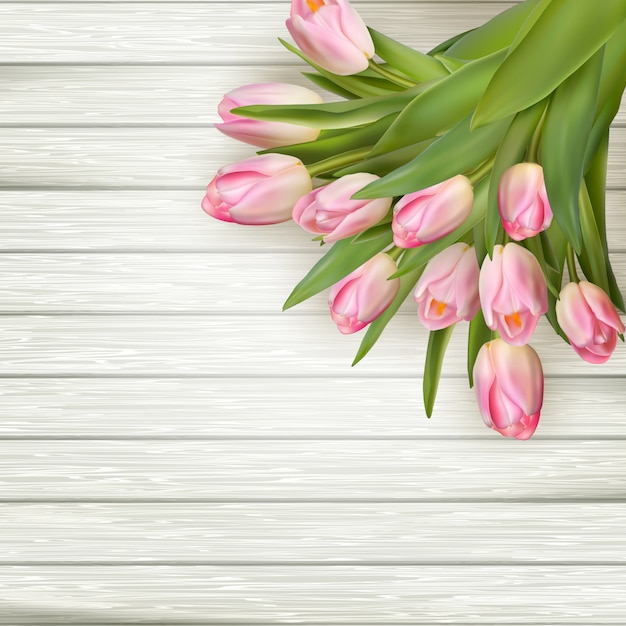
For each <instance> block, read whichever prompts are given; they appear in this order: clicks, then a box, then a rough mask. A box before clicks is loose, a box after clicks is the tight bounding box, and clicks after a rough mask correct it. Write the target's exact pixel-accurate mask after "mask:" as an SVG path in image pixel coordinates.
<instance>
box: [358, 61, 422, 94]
mask: <svg viewBox="0 0 626 626" xmlns="http://www.w3.org/2000/svg"><path fill="white" fill-rule="evenodd" d="M369 68H370V70H372V71H373V72H376V73H377V74H378V75H379V76H382V77H383V78H386V79H387V80H388V81H390V82H392V83H395V84H396V85H400V86H401V87H415V85H417V83H415V82H413V81H412V80H409V79H408V78H404V76H400V74H396V73H395V72H392V71H391V70H388V69H387V68H386V67H383V66H382V65H378V63H376V61H373V60H372V59H370V62H369Z"/></svg>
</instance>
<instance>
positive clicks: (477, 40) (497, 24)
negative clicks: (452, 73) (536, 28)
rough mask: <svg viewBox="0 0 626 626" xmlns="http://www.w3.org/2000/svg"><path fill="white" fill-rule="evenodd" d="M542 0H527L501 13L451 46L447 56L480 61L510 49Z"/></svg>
mask: <svg viewBox="0 0 626 626" xmlns="http://www.w3.org/2000/svg"><path fill="white" fill-rule="evenodd" d="M540 1H541V0H527V2H520V3H519V4H517V5H515V6H513V7H511V8H510V9H507V10H506V11H503V12H502V13H499V14H498V15H496V16H495V17H493V18H492V19H490V20H489V21H488V22H485V24H483V25H482V26H480V27H479V28H476V29H474V30H472V31H470V32H468V33H467V34H466V35H464V36H463V37H461V38H460V39H459V40H458V41H457V42H456V43H454V44H453V45H451V46H450V47H449V48H448V49H447V51H446V55H449V56H455V57H458V58H459V59H478V58H480V57H484V56H486V55H488V54H491V53H492V52H496V51H497V50H502V49H503V48H508V47H509V46H510V45H511V43H512V42H513V40H514V39H515V36H516V35H517V33H518V31H519V29H520V28H521V27H522V25H523V24H524V22H525V21H526V19H527V18H528V16H529V15H530V13H531V12H532V11H533V9H534V7H535V5H537V4H538V3H539V2H540Z"/></svg>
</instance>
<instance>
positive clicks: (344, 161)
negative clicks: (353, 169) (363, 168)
mask: <svg viewBox="0 0 626 626" xmlns="http://www.w3.org/2000/svg"><path fill="white" fill-rule="evenodd" d="M371 150H372V146H365V147H364V148H357V149H356V150H350V151H348V152H343V153H342V154H338V155H336V156H332V157H329V158H328V159H323V160H322V161H318V162H317V163H311V165H307V166H306V169H307V171H308V172H309V174H310V176H311V178H315V177H316V176H319V175H320V174H323V173H325V172H332V171H333V170H338V169H340V168H342V167H346V166H348V165H353V164H354V163H358V162H359V161H362V160H363V159H364V158H365V157H366V156H367V155H368V154H369V153H370V152H371Z"/></svg>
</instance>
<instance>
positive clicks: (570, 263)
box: [566, 244, 580, 283]
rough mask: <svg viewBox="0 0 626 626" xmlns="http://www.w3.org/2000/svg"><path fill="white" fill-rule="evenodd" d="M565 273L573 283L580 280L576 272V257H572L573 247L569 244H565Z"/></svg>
mask: <svg viewBox="0 0 626 626" xmlns="http://www.w3.org/2000/svg"><path fill="white" fill-rule="evenodd" d="M566 258H567V273H568V274H569V279H570V280H571V281H573V282H575V283H579V282H580V278H578V274H577V273H576V258H575V257H574V249H573V248H572V246H570V244H567V257H566Z"/></svg>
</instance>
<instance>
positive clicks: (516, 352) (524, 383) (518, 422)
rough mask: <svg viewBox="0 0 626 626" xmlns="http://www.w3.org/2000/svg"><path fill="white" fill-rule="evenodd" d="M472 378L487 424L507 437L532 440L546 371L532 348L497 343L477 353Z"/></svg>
mask: <svg viewBox="0 0 626 626" xmlns="http://www.w3.org/2000/svg"><path fill="white" fill-rule="evenodd" d="M473 376H474V390H475V392H476V399H477V401H478V408H479V409H480V414H481V415H482V418H483V420H484V422H485V424H487V426H489V428H493V429H494V430H496V431H498V432H499V433H500V434H501V435H504V436H505V437H515V438H516V439H528V438H529V437H531V436H532V434H533V433H534V432H535V429H536V428H537V424H538V423H539V415H540V412H541V406H542V404H543V369H542V367H541V361H540V360H539V356H538V355H537V353H536V352H535V351H534V350H533V349H532V348H531V347H530V346H511V345H509V344H507V343H505V342H504V341H502V340H501V339H494V340H493V341H489V342H487V343H486V344H484V345H483V347H482V348H481V349H480V351H479V352H478V356H477V357H476V362H475V363H474V370H473Z"/></svg>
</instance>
